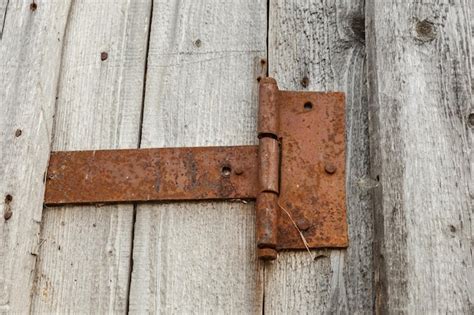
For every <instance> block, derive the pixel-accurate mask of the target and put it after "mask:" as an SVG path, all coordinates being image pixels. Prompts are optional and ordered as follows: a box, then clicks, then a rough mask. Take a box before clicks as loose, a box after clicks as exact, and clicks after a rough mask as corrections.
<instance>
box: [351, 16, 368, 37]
mask: <svg viewBox="0 0 474 315" xmlns="http://www.w3.org/2000/svg"><path fill="white" fill-rule="evenodd" d="M350 27H351V30H352V34H354V37H355V38H357V39H358V40H359V41H360V42H362V43H365V18H364V17H362V16H354V17H352V19H351V20H350Z"/></svg>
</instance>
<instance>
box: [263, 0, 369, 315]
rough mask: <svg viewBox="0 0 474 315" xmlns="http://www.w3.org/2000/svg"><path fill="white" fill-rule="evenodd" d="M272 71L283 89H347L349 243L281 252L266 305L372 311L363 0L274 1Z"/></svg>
mask: <svg viewBox="0 0 474 315" xmlns="http://www.w3.org/2000/svg"><path fill="white" fill-rule="evenodd" d="M269 23H270V24H269V48H268V49H269V58H268V66H269V75H270V76H273V77H274V78H275V79H276V80H277V81H278V84H279V86H280V88H281V89H292V90H301V89H302V90H316V91H318V90H319V91H332V90H335V91H343V92H345V93H346V99H347V103H346V117H347V118H346V119H347V122H346V124H347V125H346V128H347V156H346V158H347V165H346V168H347V179H346V186H347V211H348V212H347V214H348V224H349V243H350V245H349V248H348V249H347V250H326V251H313V255H314V256H317V257H318V258H317V259H316V261H313V259H312V258H311V256H310V255H309V254H308V253H305V252H287V253H281V254H280V255H279V257H278V260H277V261H275V262H274V263H272V264H269V265H267V266H266V269H265V279H266V283H265V312H266V313H269V314H284V313H291V312H294V311H295V310H298V313H311V314H322V313H349V314H354V313H370V312H371V311H372V309H373V298H372V296H373V290H372V240H373V228H372V224H373V217H372V210H371V203H370V197H369V190H370V189H371V187H372V186H373V183H372V181H371V180H370V179H369V177H368V160H369V156H368V130H367V128H368V121H367V95H366V80H365V76H366V63H365V52H364V50H365V46H364V44H365V43H364V41H365V34H364V29H365V27H364V7H363V1H337V2H336V1H324V2H312V3H308V2H307V1H271V2H270V21H269Z"/></svg>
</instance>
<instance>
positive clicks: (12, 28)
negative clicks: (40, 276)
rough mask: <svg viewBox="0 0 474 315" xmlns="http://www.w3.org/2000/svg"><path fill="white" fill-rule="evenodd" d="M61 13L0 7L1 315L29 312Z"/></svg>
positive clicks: (22, 5)
mask: <svg viewBox="0 0 474 315" xmlns="http://www.w3.org/2000/svg"><path fill="white" fill-rule="evenodd" d="M67 10H68V3H67V2H66V1H64V3H54V4H53V3H44V4H42V5H40V6H39V7H38V8H37V10H35V11H33V10H31V9H30V2H27V1H9V3H8V2H7V1H1V4H0V28H1V30H0V34H1V35H0V69H1V71H0V214H1V216H0V313H3V312H6V313H27V312H28V311H29V309H30V305H31V288H32V285H33V278H34V268H35V263H36V257H37V256H36V255H37V252H38V246H39V235H38V234H39V231H40V222H41V212H42V208H43V206H42V205H43V194H44V183H43V178H44V172H45V170H46V165H47V162H48V157H49V150H50V140H51V129H52V125H53V114H54V104H55V96H56V89H57V83H58V75H59V68H60V59H61V58H60V57H61V47H62V45H61V43H60V42H59V41H58V38H62V36H63V33H64V28H65V25H66V17H67Z"/></svg>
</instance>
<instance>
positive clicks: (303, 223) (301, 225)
mask: <svg viewBox="0 0 474 315" xmlns="http://www.w3.org/2000/svg"><path fill="white" fill-rule="evenodd" d="M296 226H297V227H298V229H300V230H301V231H302V232H304V231H307V230H309V228H310V227H311V225H310V224H309V222H308V220H306V219H304V218H302V219H298V220H296Z"/></svg>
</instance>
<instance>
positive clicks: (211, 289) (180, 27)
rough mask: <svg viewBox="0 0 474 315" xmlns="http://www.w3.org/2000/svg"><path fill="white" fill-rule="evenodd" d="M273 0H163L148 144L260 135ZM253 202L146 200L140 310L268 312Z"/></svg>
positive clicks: (138, 243) (148, 97)
mask: <svg viewBox="0 0 474 315" xmlns="http://www.w3.org/2000/svg"><path fill="white" fill-rule="evenodd" d="M266 18H267V16H266V1H225V2H220V3H219V5H216V3H215V2H214V1H186V2H180V1H155V2H154V10H153V20H152V29H151V37H150V51H149V57H148V67H147V82H146V83H147V84H146V94H145V108H144V115H143V117H144V121H143V129H142V135H143V136H142V142H141V146H142V147H171V146H178V147H180V146H198V145H201V146H210V145H239V144H255V143H256V140H257V138H256V110H257V81H256V77H257V75H258V72H259V71H260V67H261V65H260V59H261V58H263V57H265V56H266ZM254 226H255V216H254V209H253V203H248V204H243V203H241V202H238V201H237V202H236V203H228V202H227V203H226V202H212V203H211V202H202V203H164V204H159V205H158V204H156V205H140V206H139V207H138V209H137V218H136V223H135V239H134V252H133V273H132V283H131V296H130V311H131V312H132V313H150V312H151V313H164V314H175V313H177V314H182V313H197V314H200V313H201V314H202V313H217V314H223V313H233V314H234V313H235V314H239V313H244V314H248V313H261V312H262V292H263V278H262V276H263V273H262V268H261V266H260V264H259V263H258V261H257V258H256V251H255V236H254V233H255V231H254V229H255V228H254Z"/></svg>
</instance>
